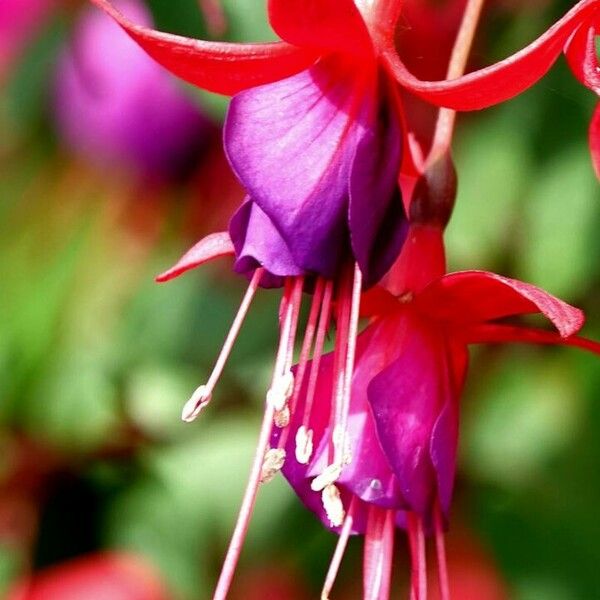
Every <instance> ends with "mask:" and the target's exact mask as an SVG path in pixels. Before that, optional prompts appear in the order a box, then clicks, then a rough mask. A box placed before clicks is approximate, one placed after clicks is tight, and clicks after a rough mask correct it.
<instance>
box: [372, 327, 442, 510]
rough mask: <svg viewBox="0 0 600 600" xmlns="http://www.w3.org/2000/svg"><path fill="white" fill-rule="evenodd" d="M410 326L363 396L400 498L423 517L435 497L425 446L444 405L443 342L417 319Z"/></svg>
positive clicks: (432, 473)
mask: <svg viewBox="0 0 600 600" xmlns="http://www.w3.org/2000/svg"><path fill="white" fill-rule="evenodd" d="M408 319H409V318H408V317H407V320H408ZM409 322H410V324H411V326H410V329H409V331H408V332H407V335H406V337H405V338H404V342H403V344H402V345H401V347H399V349H398V354H397V358H396V360H395V361H394V362H393V363H391V364H390V365H389V366H388V367H387V368H385V369H384V370H383V371H382V372H381V373H380V374H379V375H377V376H376V377H375V378H373V380H372V381H371V383H370V385H369V387H368V396H369V402H370V404H371V407H372V409H373V415H374V419H375V423H376V427H377V433H378V435H379V441H380V442H381V446H382V448H383V450H384V452H385V454H386V456H387V457H388V460H389V462H390V464H391V466H392V469H393V470H394V473H395V474H396V477H397V478H398V481H399V483H400V489H401V491H402V494H403V495H404V497H405V499H406V501H407V502H408V503H409V505H410V507H411V509H412V510H414V511H416V512H418V513H419V514H421V515H423V516H427V515H428V514H429V511H430V509H431V507H432V503H433V500H434V498H435V497H436V493H437V490H436V487H437V482H436V474H435V471H434V465H433V464H432V461H431V456H430V442H431V437H432V432H433V429H434V425H435V423H436V421H437V420H438V416H439V415H440V412H441V411H442V408H443V407H444V405H445V404H446V397H445V390H444V381H443V379H442V378H443V377H444V374H443V373H442V372H441V370H440V357H441V355H442V352H443V345H442V344H443V341H442V339H441V338H440V337H439V336H438V335H437V334H435V333H434V332H433V331H430V330H429V329H428V328H426V327H425V326H424V325H423V324H422V323H421V322H419V321H417V320H416V319H415V320H412V319H411V320H410V321H409Z"/></svg>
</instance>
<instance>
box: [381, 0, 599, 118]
mask: <svg viewBox="0 0 600 600" xmlns="http://www.w3.org/2000/svg"><path fill="white" fill-rule="evenodd" d="M599 7H600V4H599V2H598V0H582V1H581V2H579V3H578V4H577V5H576V6H574V7H573V8H572V9H571V10H570V11H569V12H568V13H567V14H566V15H565V16H564V17H563V18H562V19H560V21H558V22H557V23H555V24H554V25H553V26H552V27H551V28H550V29H548V30H547V31H546V32H545V33H544V34H543V35H541V36H540V37H539V38H538V39H537V40H535V41H534V42H532V43H531V44H530V45H529V46H527V47H526V48H524V49H523V50H521V51H520V52H517V53H516V54H513V55H512V56H510V57H508V58H506V59H505V60H503V61H500V62H498V63H496V64H494V65H491V66H489V67H486V68H484V69H481V70H479V71H474V72H472V73H469V74H468V75H464V76H463V77H459V78H457V79H452V80H447V81H422V80H420V79H418V78H417V77H415V76H414V75H413V74H412V73H410V71H408V69H407V68H406V66H405V65H404V63H403V62H402V61H401V60H400V58H399V57H398V54H397V52H396V50H395V47H394V41H393V39H392V38H391V37H390V38H388V39H387V40H386V42H385V48H384V50H383V57H384V60H385V62H386V64H387V66H388V69H389V70H390V72H391V73H392V75H393V76H394V77H395V78H396V79H397V80H398V82H399V83H400V84H401V85H402V86H403V87H405V88H406V89H408V90H409V91H411V92H412V93H414V94H416V95H417V96H420V97H421V98H423V99H425V100H427V101H428V102H431V103H433V104H436V105H438V106H446V107H448V108H453V109H455V110H478V109H481V108H486V107H488V106H492V105H494V104H498V103H499V102H503V101H505V100H508V99H510V98H513V97H514V96H516V95H518V94H520V93H521V92H523V91H525V90H526V89H527V88H529V87H531V86H532V85H533V84H534V83H536V82H537V81H538V80H539V79H541V77H543V76H544V75H545V74H546V73H547V72H548V70H549V69H550V67H551V66H552V65H553V63H554V62H555V61H556V59H557V58H558V57H559V56H560V54H561V53H562V52H563V49H564V48H565V45H566V43H567V42H568V40H569V38H570V37H571V35H573V33H574V32H575V31H576V30H577V29H578V27H579V26H580V25H582V24H583V23H586V22H590V21H591V20H592V18H593V17H594V12H595V11H597V10H599Z"/></svg>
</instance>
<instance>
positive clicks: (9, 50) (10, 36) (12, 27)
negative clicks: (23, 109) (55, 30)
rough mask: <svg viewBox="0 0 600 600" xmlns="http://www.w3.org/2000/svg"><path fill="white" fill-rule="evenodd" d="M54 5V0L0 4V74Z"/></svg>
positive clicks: (10, 0) (18, 0)
mask: <svg viewBox="0 0 600 600" xmlns="http://www.w3.org/2000/svg"><path fill="white" fill-rule="evenodd" d="M55 4H56V0H2V1H1V2H0V73H2V72H3V71H4V70H5V69H6V68H7V67H8V66H9V65H10V63H11V62H12V60H14V58H15V57H16V56H17V54H18V53H19V52H20V51H21V50H22V49H23V47H24V45H25V44H26V43H27V41H28V40H29V39H30V37H31V36H32V35H33V34H34V33H35V31H36V30H37V29H38V27H39V26H40V25H41V24H42V22H43V21H44V19H45V17H46V16H47V15H48V14H49V12H50V11H51V10H52V8H53V7H54V5H55Z"/></svg>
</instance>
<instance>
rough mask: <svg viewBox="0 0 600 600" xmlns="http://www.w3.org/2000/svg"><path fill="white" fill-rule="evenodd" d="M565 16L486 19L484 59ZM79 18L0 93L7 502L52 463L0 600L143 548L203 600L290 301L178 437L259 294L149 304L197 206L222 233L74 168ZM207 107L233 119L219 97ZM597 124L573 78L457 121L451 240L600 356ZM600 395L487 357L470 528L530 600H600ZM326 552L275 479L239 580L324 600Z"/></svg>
mask: <svg viewBox="0 0 600 600" xmlns="http://www.w3.org/2000/svg"><path fill="white" fill-rule="evenodd" d="M148 4H149V5H150V6H151V8H152V10H153V13H154V16H155V18H156V22H157V23H158V25H159V26H160V27H162V28H163V29H165V30H168V31H174V32H179V33H183V34H192V35H197V36H201V35H206V34H207V30H206V27H205V25H204V23H203V21H202V18H201V15H200V13H199V11H198V9H197V3H196V2H195V1H194V0H185V1H184V0H178V1H177V2H175V1H174V0H168V1H167V0H151V1H150V2H148ZM224 5H225V10H226V13H227V17H228V22H229V28H228V30H227V33H226V37H227V39H232V40H242V41H243V40H266V39H271V38H272V37H273V34H272V32H270V30H269V28H268V25H267V24H266V20H265V16H264V12H263V11H262V9H260V10H259V8H258V7H259V5H260V6H261V7H262V4H261V3H259V4H257V3H255V2H250V1H248V0H244V1H241V0H227V1H226V2H224ZM568 5H569V3H567V2H562V3H561V2H556V3H550V9H549V10H548V11H533V10H527V16H526V17H525V16H522V15H521V16H520V15H519V12H518V11H513V12H510V13H507V12H504V13H502V14H501V13H500V12H498V11H494V10H491V11H490V15H489V18H490V21H489V23H490V24H489V25H488V26H486V27H485V28H484V30H483V31H484V33H485V35H484V36H483V37H484V39H482V40H480V41H479V47H478V50H477V54H476V58H477V60H481V61H482V62H490V61H491V60H493V59H494V58H498V57H501V56H504V55H506V54H507V53H508V52H509V51H510V50H512V49H514V48H517V47H519V46H520V45H522V44H523V43H524V42H525V41H527V40H529V39H531V38H532V37H533V36H534V35H535V34H536V33H538V32H539V31H541V29H542V28H543V26H544V25H545V24H547V23H548V22H549V20H550V17H551V16H552V15H556V14H559V13H560V11H561V10H563V9H564V8H565V7H566V6H568ZM550 13H552V15H551V14H550ZM72 19H73V15H72V14H71V13H70V12H68V11H67V10H66V9H61V10H60V11H59V12H58V13H57V14H56V15H54V16H53V18H52V19H51V20H50V21H49V22H48V23H46V24H45V25H44V26H43V27H41V29H40V31H39V33H38V36H37V37H36V39H35V40H34V41H33V42H32V43H31V44H30V46H29V47H28V49H27V51H26V53H25V55H24V56H23V57H22V58H21V60H20V62H19V64H18V65H17V66H16V68H15V69H14V70H13V71H12V73H11V74H10V75H9V76H8V77H7V80H6V85H5V86H4V87H3V89H2V93H1V94H0V128H1V130H2V135H1V136H0V281H2V294H0V311H1V314H2V319H0V396H1V398H2V402H1V404H0V423H1V427H2V431H1V432H0V438H2V440H3V443H2V445H3V446H5V445H6V446H7V448H9V450H7V451H6V452H5V453H3V458H2V461H1V462H2V464H1V467H2V468H1V472H2V473H3V475H4V477H5V479H6V481H7V482H8V483H7V485H8V484H10V485H11V486H12V488H14V489H17V488H18V489H20V488H19V487H18V486H19V485H23V484H22V481H23V477H24V476H22V475H19V478H17V479H14V477H13V475H14V473H20V472H19V471H18V469H17V468H16V467H15V465H16V464H20V463H19V461H21V460H24V461H25V463H26V464H29V463H27V461H26V460H25V459H23V456H25V457H27V456H28V452H29V446H30V445H33V446H35V447H36V449H37V450H36V452H37V453H38V454H39V455H41V456H42V457H43V460H42V459H39V460H37V459H36V460H33V461H32V463H31V465H30V466H29V467H28V469H30V471H27V473H29V475H28V476H27V477H25V479H24V480H25V481H27V482H29V481H30V479H31V477H33V475H31V473H34V474H35V478H37V479H36V481H37V480H38V479H39V481H38V483H37V484H36V485H35V486H34V485H33V484H30V483H28V484H27V486H29V487H27V486H25V487H26V492H27V494H29V496H27V497H28V498H30V497H32V498H34V501H35V502H34V506H37V507H38V508H39V514H37V517H36V518H34V521H35V523H36V527H35V532H36V533H35V534H34V535H30V534H29V529H27V528H24V532H22V535H20V537H19V536H16V537H15V536H13V537H11V536H8V538H7V540H6V541H5V540H4V538H2V539H0V587H1V588H5V587H6V585H7V584H8V582H10V581H11V580H13V579H14V578H15V577H17V576H18V574H19V573H20V572H22V570H23V569H25V568H26V567H27V564H28V562H29V561H30V557H33V559H32V560H33V562H34V566H38V565H44V564H52V563H53V562H56V561H59V560H61V559H63V558H66V557H68V556H72V555H75V554H77V553H81V552H84V551H91V550H94V549H97V548H98V547H107V548H108V547H115V548H121V547H126V548H130V549H134V550H136V551H138V552H140V553H142V554H144V555H146V556H148V557H150V558H151V559H152V560H153V561H154V563H155V564H156V565H158V566H159V567H160V569H161V572H162V573H163V576H164V577H165V579H166V580H167V581H168V582H169V583H170V585H171V586H172V588H173V590H174V591H175V593H176V594H177V597H181V598H205V597H207V596H208V594H209V591H208V590H209V589H210V587H211V586H212V584H213V582H214V579H215V576H216V572H217V570H218V566H219V562H220V560H221V557H222V555H223V553H224V550H225V548H226V544H227V540H228V536H229V533H230V531H231V528H232V524H233V522H234V518H235V513H236V511H237V507H238V505H239V502H240V498H241V494H242V488H243V485H244V480H245V476H246V475H245V474H246V472H247V470H248V466H249V464H250V460H251V456H252V450H253V446H254V443H255V438H256V434H257V417H258V412H259V411H258V406H259V403H260V402H261V400H262V397H263V393H264V389H265V388H266V381H267V380H268V377H269V369H270V364H271V360H272V356H273V352H274V342H275V336H276V325H277V322H276V315H277V301H278V297H277V296H278V295H277V292H273V291H265V292H261V293H260V294H259V297H258V299H257V300H256V303H255V304H254V305H253V307H252V309H251V314H250V317H249V319H248V321H247V323H246V324H245V325H244V328H243V331H242V335H241V336H240V339H239V343H238V344H237V346H236V348H235V350H234V352H233V355H232V358H231V360H230V361H229V363H228V366H227V369H226V372H225V376H224V379H223V381H222V384H221V385H220V386H219V388H218V391H217V392H216V394H215V399H214V403H213V405H212V406H211V409H210V411H209V412H208V413H207V414H206V415H203V417H202V419H201V420H200V422H199V423H197V424H194V425H191V426H188V425H183V424H182V423H181V422H180V421H179V411H180V408H181V405H182V402H183V401H184V400H185V399H186V398H187V396H188V395H189V393H190V392H191V391H192V390H193V389H194V387H195V386H196V385H198V384H199V383H200V382H202V381H203V380H204V378H205V376H206V374H207V373H208V371H209V369H210V368H211V365H212V361H213V359H214V357H215V355H216V353H217V351H218V348H219V346H220V342H221V339H223V337H224V335H225V332H226V331H227V328H228V325H229V323H230V322H231V319H232V316H233V314H234V312H235V310H236V306H237V303H238V301H239V298H240V296H241V294H242V293H243V288H244V282H243V281H239V280H237V279H236V278H234V277H232V276H231V275H230V273H229V271H228V268H227V267H228V265H227V264H219V265H217V266H215V267H211V268H205V269H204V268H203V269H200V270H199V271H196V272H194V273H193V274H190V275H187V276H185V277H183V278H182V279H181V280H178V281H176V282H174V283H170V284H168V285H165V286H157V285H156V284H154V283H153V276H154V274H156V273H157V272H159V271H160V270H162V269H163V268H164V267H165V266H167V265H169V264H170V262H171V261H172V260H173V258H175V257H176V256H177V255H178V254H179V253H180V252H181V251H182V250H183V249H185V248H186V247H187V246H188V245H189V244H190V243H191V242H192V241H193V237H194V234H195V233H196V232H189V231H186V230H185V227H183V226H182V223H183V222H184V221H185V216H182V215H184V214H185V207H186V205H188V204H194V205H198V206H200V210H201V211H205V212H206V213H207V214H208V213H209V212H210V211H211V206H208V205H206V204H205V203H204V204H203V201H204V198H203V197H202V193H201V192H200V193H199V192H198V191H197V190H196V189H195V188H194V186H192V185H189V184H186V183H179V184H175V185H174V187H172V188H167V189H163V190H160V191H159V192H158V193H146V191H143V192H140V190H139V189H137V184H136V183H135V182H134V181H132V180H131V179H129V178H128V177H127V176H123V174H118V175H114V174H111V173H105V172H96V171H94V170H93V169H92V168H91V167H89V166H88V165H84V164H81V163H80V162H79V161H78V159H77V158H76V157H73V156H69V155H67V153H66V151H65V150H64V149H62V148H61V147H60V143H59V141H58V140H57V139H56V137H55V135H54V133H53V130H52V121H51V110H49V109H50V108H51V107H50V104H49V97H50V96H49V89H50V85H51V81H52V68H53V64H54V60H53V57H54V56H55V54H56V52H57V50H58V48H59V47H60V45H61V44H62V43H64V40H65V36H66V35H67V33H68V30H69V24H70V22H71V21H72ZM496 25H497V27H496ZM193 93H194V94H195V95H196V97H197V98H199V101H200V102H204V103H205V106H210V109H211V110H214V111H215V113H216V114H220V115H222V114H223V111H224V107H225V100H224V99H222V98H218V97H216V96H214V95H213V96H210V95H208V94H203V93H200V94H199V93H198V92H195V91H194V92H193ZM592 106H593V97H592V94H588V93H586V92H585V90H582V89H581V88H580V87H579V86H578V85H577V83H576V82H575V81H574V80H573V78H572V77H571V76H570V74H569V73H568V72H567V69H566V68H564V66H559V67H557V68H556V69H554V70H553V71H552V72H551V73H550V74H549V75H548V77H546V78H545V79H544V80H543V82H542V83H541V84H540V85H539V86H537V87H536V88H534V89H533V90H531V91H529V92H527V93H526V94H524V95H523V96H522V97H520V98H518V99H516V100H514V101H511V102H509V103H507V104H506V105H504V106H502V107H499V108H495V109H492V110H489V111H486V112H485V113H482V114H475V115H465V116H464V117H461V118H460V121H459V135H458V139H457V142H456V151H455V155H456V162H457V168H458V172H459V182H460V189H459V198H458V201H457V207H456V211H455V215H454V218H453V220H452V222H451V225H450V227H449V229H448V236H447V240H448V254H449V258H450V263H451V267H452V268H453V269H461V268H486V269H492V270H496V271H499V272H501V273H503V274H506V275H509V276H516V277H520V278H523V279H525V280H527V281H531V282H532V283H535V284H538V285H541V286H543V287H546V288H547V289H548V290H549V291H551V292H553V293H556V294H558V295H561V296H562V297H564V298H565V299H566V300H567V301H571V302H575V303H577V304H578V305H579V306H581V307H582V308H584V309H585V310H586V311H587V312H588V314H589V323H588V325H587V327H586V329H585V334H586V335H587V336H588V337H595V338H599V337H600V319H599V315H600V295H599V291H600V268H599V265H600V260H599V258H600V242H599V238H598V236H597V235H596V228H597V227H598V226H599V225H600V204H599V202H598V200H599V194H598V185H597V182H596V181H595V179H594V177H593V174H592V170H591V167H590V164H589V158H588V155H587V148H586V127H587V122H588V119H589V115H590V114H591V110H592ZM155 196H157V197H158V198H157V199H156V198H155V200H153V198H154V197H155ZM139 203H146V204H143V205H142V207H143V208H144V207H145V209H147V210H144V209H140V205H139ZM146 212H147V213H148V214H146ZM141 214H143V215H144V216H143V217H140V215H141ZM148 215H149V216H148ZM190 233H191V234H192V235H190ZM599 391H600V370H599V369H598V365H597V362H595V360H594V359H593V358H591V357H588V356H585V355H583V354H582V353H579V352H577V351H576V350H571V349H552V348H524V347H502V348H498V347H493V348H492V347H489V348H478V349H476V350H475V351H474V352H473V361H472V369H471V373H470V380H469V386H468V393H467V396H466V398H465V402H464V420H463V443H462V460H461V469H460V474H459V482H458V494H457V502H456V504H455V508H454V511H453V512H454V515H453V516H454V518H455V519H456V522H462V523H465V524H467V525H468V526H469V527H471V528H472V529H473V530H474V531H475V532H477V535H479V536H480V537H481V538H482V539H483V540H484V542H485V544H487V546H488V548H489V549H490V551H491V552H492V554H493V556H494V557H495V559H496V561H497V563H498V565H499V567H500V569H501V573H502V576H503V577H504V578H505V579H506V581H507V582H508V583H509V585H510V587H511V589H512V596H511V597H514V598H516V599H518V600H541V599H543V600H588V599H590V598H597V597H600V596H599V595H598V594H599V592H598V590H600V575H599V573H598V569H597V564H598V562H599V561H600V550H599V547H598V544H597V539H598V536H599V535H600V520H598V518H597V516H596V511H597V506H598V504H599V503H600V472H599V471H598V461H599V459H600V442H599V440H600V406H599V405H598V403H597V400H598V395H599ZM4 440H8V441H10V444H8V442H7V444H5V443H4ZM24 440H25V441H24ZM13 442H14V443H13ZM38 454H36V456H38ZM28 477H29V479H28ZM15 482H16V483H15ZM65 482H66V483H65ZM24 493H25V492H24ZM5 496H6V494H0V516H2V514H3V512H2V511H6V510H8V508H7V506H8V505H7V501H6V500H5ZM10 506H11V507H12V505H10ZM11 510H12V508H11ZM34 512H35V511H34ZM19 514H20V513H19ZM2 521H3V518H0V522H2ZM82 530H85V535H83V534H82ZM3 531H4V529H3V527H0V533H2V534H3ZM19 531H20V530H19ZM79 534H82V535H79ZM3 535H4V534H3ZM23 540H25V541H23ZM69 540H70V542H69V543H66V541H69ZM399 540H401V538H399ZM63 542H64V543H63ZM333 543H334V539H333V536H331V535H330V534H328V533H326V532H324V531H323V530H322V529H321V527H320V526H319V525H318V523H317V522H316V520H315V519H314V518H313V517H312V516H311V515H310V514H308V513H306V511H305V510H304V509H303V508H302V507H300V506H299V503H298V502H297V501H296V500H295V499H294V498H293V496H292V494H291V492H290V491H289V490H288V489H287V487H286V486H285V484H284V483H283V481H282V480H280V479H277V480H276V481H274V482H273V483H272V484H270V485H269V486H266V487H265V489H264V491H263V492H261V496H260V498H259V502H258V505H257V511H256V515H255V519H254V521H253V524H252V527H251V531H250V537H249V539H248V543H247V548H246V550H245V552H244V555H243V560H242V565H241V566H242V573H243V572H245V571H246V570H251V569H253V568H256V567H258V566H259V565H265V564H270V565H283V566H285V567H286V568H289V569H290V570H291V572H296V573H299V577H301V579H302V580H303V581H305V582H306V585H307V586H308V587H309V589H310V590H311V593H312V595H311V596H310V597H314V595H315V594H316V591H317V590H318V588H319V584H320V581H321V578H322V576H323V573H324V572H325V569H326V564H327V562H328V558H329V555H330V552H331V550H332V546H333ZM401 544H402V542H399V544H398V545H399V546H401ZM359 554H360V548H359V546H357V545H352V547H351V552H350V557H349V558H348V560H347V561H346V562H345V564H344V566H343V568H342V583H341V584H340V585H341V587H342V588H343V587H344V585H345V584H344V583H343V582H344V581H346V582H351V581H353V580H354V579H355V576H356V572H357V569H358V566H357V565H358V559H359ZM348 597H352V596H351V595H349V596H348Z"/></svg>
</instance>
